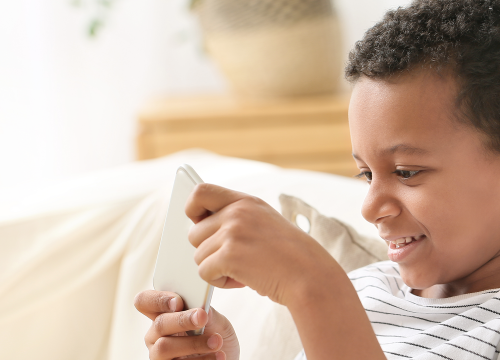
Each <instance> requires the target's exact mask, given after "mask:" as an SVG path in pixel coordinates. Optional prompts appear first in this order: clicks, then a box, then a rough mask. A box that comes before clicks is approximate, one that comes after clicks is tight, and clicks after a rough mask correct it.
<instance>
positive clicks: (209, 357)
mask: <svg viewBox="0 0 500 360" xmlns="http://www.w3.org/2000/svg"><path fill="white" fill-rule="evenodd" d="M179 359H196V360H226V353H225V352H224V351H217V352H216V353H210V354H204V355H199V356H190V357H180V358H179Z"/></svg>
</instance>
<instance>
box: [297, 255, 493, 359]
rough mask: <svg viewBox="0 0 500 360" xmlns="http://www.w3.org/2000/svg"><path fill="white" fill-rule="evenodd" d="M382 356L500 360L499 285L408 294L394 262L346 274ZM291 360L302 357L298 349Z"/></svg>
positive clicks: (391, 357) (392, 357)
mask: <svg viewBox="0 0 500 360" xmlns="http://www.w3.org/2000/svg"><path fill="white" fill-rule="evenodd" d="M349 278H350V279H351V281H352V283H353V285H354V288H355V289H356V291H357V292H358V295H359V297H360V299H361V303H362V304H363V307H364V308H365V310H366V312H367V314H368V318H369V319H370V321H371V323H372V326H373V330H374V332H375V335H376V336H377V339H378V341H379V343H380V345H381V347H382V350H383V351H384V353H385V355H386V357H387V359H389V360H399V359H422V360H424V359H425V360H443V359H445V360H468V359H471V360H481V359H488V360H500V357H499V356H498V354H499V343H500V289H495V290H486V291H481V292H477V293H472V294H465V295H460V296H454V297H450V298H444V299H428V298H422V297H419V296H416V295H413V294H412V293H411V288H409V287H408V286H406V285H405V284H404V283H403V280H402V279H401V276H400V275H399V268H398V265H397V264H395V263H393V262H391V261H384V262H380V263H376V264H372V265H369V266H366V267H364V268H361V269H358V270H355V271H353V272H351V273H349ZM295 360H306V356H305V354H304V351H302V352H301V353H300V354H299V355H297V357H296V358H295Z"/></svg>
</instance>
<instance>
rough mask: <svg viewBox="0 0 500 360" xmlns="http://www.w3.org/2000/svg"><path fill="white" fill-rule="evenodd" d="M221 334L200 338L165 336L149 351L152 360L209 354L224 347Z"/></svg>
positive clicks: (200, 336)
mask: <svg viewBox="0 0 500 360" xmlns="http://www.w3.org/2000/svg"><path fill="white" fill-rule="evenodd" d="M222 343H223V340H222V336H220V334H212V335H199V336H165V337H161V338H159V339H158V340H157V341H156V342H155V344H154V345H153V346H152V347H151V348H150V349H149V356H150V359H151V360H160V359H161V360H165V359H173V358H177V357H181V356H186V355H194V354H207V353H213V352H217V351H218V350H220V348H221V347H222Z"/></svg>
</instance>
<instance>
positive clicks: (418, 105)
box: [349, 73, 464, 154]
mask: <svg viewBox="0 0 500 360" xmlns="http://www.w3.org/2000/svg"><path fill="white" fill-rule="evenodd" d="M455 96H456V86H455V82H454V81H453V79H452V78H450V77H440V76H437V75H434V74H429V73H421V74H411V75H406V76H402V77H400V78H398V79H396V80H378V79H377V80H373V79H370V78H366V77H364V78H363V77H362V78H361V79H360V80H359V81H358V82H357V83H356V85H355V86H354V90H353V94H352V97H351V103H350V107H349V124H350V128H351V138H352V143H353V152H354V153H355V154H358V152H360V151H363V149H366V148H367V147H368V148H369V149H370V150H371V151H374V150H376V151H386V152H387V149H390V148H393V149H394V148H396V149H398V148H399V149H405V146H409V147H412V146H413V147H418V148H424V149H425V150H429V151H431V150H436V148H440V147H443V145H446V144H444V143H445V142H444V141H443V140H445V139H448V138H450V137H451V136H452V135H454V134H456V133H457V131H460V130H463V128H464V126H463V125H459V124H458V123H457V122H456V121H454V120H453V117H454V109H455V108H454V101H455ZM400 144H404V145H405V146H398V145H400Z"/></svg>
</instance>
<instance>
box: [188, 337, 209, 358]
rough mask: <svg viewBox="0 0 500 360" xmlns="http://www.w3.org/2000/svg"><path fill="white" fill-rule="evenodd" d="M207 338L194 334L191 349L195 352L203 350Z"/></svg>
mask: <svg viewBox="0 0 500 360" xmlns="http://www.w3.org/2000/svg"><path fill="white" fill-rule="evenodd" d="M206 341H207V340H206V339H205V337H204V336H192V339H191V349H192V350H193V352H194V353H195V354H197V353H201V352H203V351H204V350H206V349H205V346H204V345H205V343H206Z"/></svg>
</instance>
